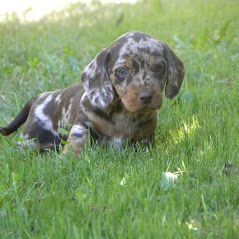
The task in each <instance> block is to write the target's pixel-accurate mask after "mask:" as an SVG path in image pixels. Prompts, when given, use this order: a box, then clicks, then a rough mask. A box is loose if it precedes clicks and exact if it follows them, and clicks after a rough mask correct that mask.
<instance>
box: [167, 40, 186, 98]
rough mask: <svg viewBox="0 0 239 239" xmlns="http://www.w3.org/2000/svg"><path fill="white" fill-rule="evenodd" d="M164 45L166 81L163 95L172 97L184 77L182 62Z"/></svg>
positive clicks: (177, 90)
mask: <svg viewBox="0 0 239 239" xmlns="http://www.w3.org/2000/svg"><path fill="white" fill-rule="evenodd" d="M163 45H164V52H165V58H166V61H167V65H168V67H167V68H168V69H167V82H166V87H165V95H166V96H167V98H169V99H172V98H174V97H175V96H176V95H177V93H178V92H179V90H180V87H181V85H182V82H183V77H184V66H183V62H182V61H181V60H180V59H179V58H178V57H177V56H176V55H175V54H174V52H173V51H172V50H171V49H170V48H169V46H168V45H167V44H165V43H164V44H163Z"/></svg>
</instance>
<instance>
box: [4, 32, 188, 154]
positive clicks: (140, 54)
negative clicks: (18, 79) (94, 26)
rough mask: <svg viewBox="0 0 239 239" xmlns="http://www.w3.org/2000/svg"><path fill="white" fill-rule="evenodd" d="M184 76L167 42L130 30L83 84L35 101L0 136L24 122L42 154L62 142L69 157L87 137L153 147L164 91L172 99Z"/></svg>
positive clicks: (102, 55) (93, 64)
mask: <svg viewBox="0 0 239 239" xmlns="http://www.w3.org/2000/svg"><path fill="white" fill-rule="evenodd" d="M183 78H184V66H183V63H182V61H181V60H180V59H179V58H178V57H177V56H176V55H175V54H174V53H173V51H172V50H171V49H170V48H169V47H168V46H167V45H166V44H165V43H162V42H160V41H158V40H156V39H154V38H153V37H151V36H149V35H147V34H145V33H142V32H129V33H126V34H124V35H122V36H121V37H120V38H118V39H117V40H116V41H115V42H113V44H112V45H111V46H109V47H108V48H106V49H103V50H102V51H101V52H100V53H99V54H98V55H97V56H96V57H95V59H93V61H92V62H91V63H90V64H89V65H88V66H87V67H86V68H85V69H84V71H83V73H82V77H81V83H78V84H76V85H73V86H71V87H69V88H66V89H63V90H57V91H54V92H47V93H43V94H40V95H39V96H37V97H34V98H33V99H31V100H30V101H29V102H28V103H27V104H26V105H25V106H24V107H23V109H22V110H21V112H20V113H19V114H18V115H17V116H16V118H15V119H14V120H13V121H12V122H11V123H10V124H9V125H8V126H7V127H5V128H3V127H2V128H0V132H1V134H2V135H9V134H11V133H12V132H14V131H15V130H17V129H18V127H20V126H21V125H22V124H23V123H25V122H26V125H25V129H24V132H23V136H24V138H25V139H26V140H31V141H32V140H33V141H34V142H35V145H36V148H37V149H38V150H40V151H46V150H49V149H52V148H58V146H59V145H60V144H61V141H62V139H64V140H67V141H68V143H67V144H65V146H64V152H65V153H66V152H67V151H69V150H74V151H75V152H76V153H79V152H80V151H81V150H82V148H83V146H84V145H85V144H86V142H87V141H88V136H91V139H93V141H95V142H99V143H100V144H103V145H113V146H114V147H115V148H117V149H119V148H121V146H122V145H124V144H125V143H129V144H131V143H132V144H135V143H138V142H142V143H143V144H148V143H152V142H153V140H154V135H155V129H156V126H157V115H158V110H159V109H160V107H161V105H162V103H163V92H164V91H165V95H166V97H167V98H169V99H172V98H174V97H175V96H176V94H177V93H178V92H179V90H180V87H181V84H182V82H183ZM60 128H63V129H66V130H68V132H69V133H68V135H64V134H63V133H61V130H59V129H60Z"/></svg>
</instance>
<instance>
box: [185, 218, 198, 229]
mask: <svg viewBox="0 0 239 239" xmlns="http://www.w3.org/2000/svg"><path fill="white" fill-rule="evenodd" d="M186 225H187V227H188V229H189V230H193V231H197V230H198V229H199V228H200V224H199V222H197V221H195V220H191V221H190V222H186Z"/></svg>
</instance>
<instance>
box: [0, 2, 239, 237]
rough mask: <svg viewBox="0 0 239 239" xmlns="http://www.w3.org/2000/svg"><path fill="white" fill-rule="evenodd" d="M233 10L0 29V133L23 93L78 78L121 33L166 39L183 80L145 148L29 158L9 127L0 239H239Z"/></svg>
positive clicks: (140, 11)
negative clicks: (172, 179) (179, 64)
mask: <svg viewBox="0 0 239 239" xmlns="http://www.w3.org/2000/svg"><path fill="white" fill-rule="evenodd" d="M238 12H239V2H238V0H211V1H203V0H202V1H201V0H194V1H190V0H180V1H179V0H172V1H166V0H161V1H156V0H154V1H153V0H151V1H150V0H148V1H141V2H139V3H137V4H135V5H127V4H121V5H113V4H111V5H101V4H97V3H95V4H94V5H93V6H91V7H90V8H88V7H85V6H84V5H81V4H74V5H71V6H69V7H68V8H66V9H64V11H62V12H58V13H52V14H51V15H49V16H47V17H46V18H44V19H42V20H41V21H39V22H24V21H20V20H19V19H18V18H17V17H16V16H14V15H9V16H8V19H7V20H6V21H3V22H1V23H0V125H6V124H7V122H9V121H10V120H11V118H12V117H14V116H15V115H16V114H17V112H18V111H19V110H20V108H21V107H22V105H23V104H24V103H25V102H26V101H27V100H28V99H30V98H31V97H32V96H35V95H38V94H39V93H41V92H45V91H51V90H56V89H59V88H64V87H66V86H69V85H71V84H74V83H76V82H78V81H80V75H81V72H82V71H83V69H84V67H85V66H86V65H87V64H88V63H89V62H90V61H91V60H92V59H93V57H94V56H95V55H96V54H97V53H98V52H99V51H100V50H101V49H102V48H105V47H107V46H108V45H109V44H110V43H111V42H112V41H113V40H115V39H116V38H117V37H118V36H120V35H121V34H122V33H125V32H127V31H132V30H137V31H144V32H147V33H149V34H151V35H153V36H155V37H156V38H158V39H160V40H161V41H164V42H167V43H168V44H169V45H170V46H171V47H172V48H173V49H174V51H175V52H176V53H177V55H178V56H180V58H181V59H182V60H183V61H184V64H185V69H186V75H185V79H184V84H183V87H182V89H181V92H180V94H179V95H178V97H177V98H176V99H174V100H172V101H170V100H166V99H165V101H164V105H163V108H162V109H161V110H160V113H159V125H158V128H157V134H156V145H155V147H154V148H151V149H148V150H146V151H144V150H143V149H140V148H139V149H138V150H137V151H136V152H135V151H133V150H132V149H130V148H126V149H123V150H122V151H120V152H117V151H114V150H113V149H103V148H101V147H99V146H92V147H88V148H86V149H85V150H84V151H83V152H82V154H80V155H79V156H78V157H76V156H75V155H74V154H70V155H68V156H62V155H60V154H58V153H57V152H51V153H48V154H45V155H40V154H38V153H36V152H31V151H28V150H25V151H21V150H19V149H18V148H17V147H16V145H15V142H16V141H17V140H18V139H19V137H20V133H21V130H19V131H18V132H17V133H16V134H14V135H12V136H10V137H8V138H6V137H2V136H0V238H4V239H5V238H44V239H45V238H57V239H59V238H102V239H103V238H137V239H138V238H222V239H224V238H239V186H238V185H239V31H238V29H239V14H238ZM165 172H172V173H174V175H177V176H178V177H177V180H176V181H175V182H174V183H172V182H171V183H170V182H167V181H166V180H165V177H164V176H163V175H164V173H165Z"/></svg>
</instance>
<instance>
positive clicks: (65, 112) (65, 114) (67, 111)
mask: <svg viewBox="0 0 239 239" xmlns="http://www.w3.org/2000/svg"><path fill="white" fill-rule="evenodd" d="M72 101H73V99H71V100H70V104H69V106H68V108H63V109H62V115H61V120H59V121H58V124H57V126H58V128H64V127H65V126H66V125H67V124H68V122H69V120H70V118H71V109H72Z"/></svg>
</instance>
